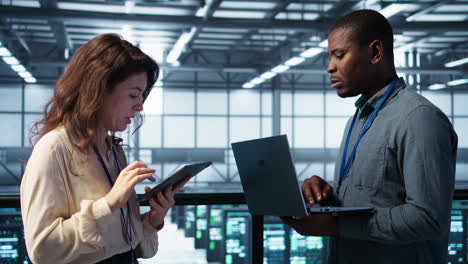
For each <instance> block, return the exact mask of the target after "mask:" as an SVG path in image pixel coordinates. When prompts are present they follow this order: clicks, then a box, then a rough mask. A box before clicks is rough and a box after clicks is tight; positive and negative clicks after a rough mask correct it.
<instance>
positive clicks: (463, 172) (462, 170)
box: [455, 163, 468, 181]
mask: <svg viewBox="0 0 468 264" xmlns="http://www.w3.org/2000/svg"><path fill="white" fill-rule="evenodd" d="M455 174H456V175H455V180H456V181H468V164H464V163H457V168H456V172H455Z"/></svg>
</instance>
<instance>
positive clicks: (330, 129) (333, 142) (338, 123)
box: [326, 117, 348, 148]
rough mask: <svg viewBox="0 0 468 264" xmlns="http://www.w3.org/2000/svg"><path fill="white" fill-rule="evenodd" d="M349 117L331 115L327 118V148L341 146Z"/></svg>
mask: <svg viewBox="0 0 468 264" xmlns="http://www.w3.org/2000/svg"><path fill="white" fill-rule="evenodd" d="M346 122H348V118H338V117H329V118H327V120H326V133H327V139H326V141H327V142H326V146H327V148H339V147H340V143H341V139H342V138H343V133H344V130H345V127H346Z"/></svg>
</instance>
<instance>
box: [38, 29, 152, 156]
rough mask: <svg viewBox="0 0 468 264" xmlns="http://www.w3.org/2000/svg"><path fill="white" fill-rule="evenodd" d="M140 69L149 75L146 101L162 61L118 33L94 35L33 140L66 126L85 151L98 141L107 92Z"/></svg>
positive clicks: (65, 75) (63, 79) (80, 52)
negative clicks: (98, 124) (151, 56)
mask: <svg viewBox="0 0 468 264" xmlns="http://www.w3.org/2000/svg"><path fill="white" fill-rule="evenodd" d="M140 72H146V73H147V75H148V80H147V86H146V89H145V91H144V92H143V101H144V100H145V99H146V98H147V97H148V95H149V93H150V92H151V89H152V87H153V85H154V83H155V82H156V80H157V78H158V75H159V67H158V64H157V63H156V62H155V61H154V60H153V59H151V58H150V57H149V56H148V55H146V54H145V53H143V52H142V51H141V50H140V49H139V48H137V47H135V46H133V45H132V44H131V43H129V42H128V41H126V40H124V39H123V38H122V37H121V36H119V35H117V34H102V35H99V36H96V37H94V38H93V39H91V40H90V41H89V42H87V43H86V44H84V45H83V46H81V47H80V48H79V49H78V50H77V51H76V53H75V54H74V55H73V56H72V58H71V59H70V62H69V63H68V65H67V67H66V70H65V71H64V72H63V74H62V75H61V76H60V78H59V79H58V81H57V84H56V86H55V90H54V96H53V97H52V99H50V100H49V101H48V103H47V104H46V105H45V107H44V118H43V119H42V120H40V121H38V122H36V123H35V124H34V126H33V127H32V129H31V139H36V140H39V139H40V138H41V137H43V136H44V135H45V134H47V133H48V132H50V131H51V130H53V129H55V128H57V127H58V126H62V125H63V126H64V128H65V130H66V131H67V134H68V136H69V138H70V141H71V142H72V144H73V145H74V146H76V147H78V149H79V150H80V151H85V149H87V148H88V147H90V146H91V144H92V142H93V140H94V137H95V133H96V128H97V112H98V111H99V110H100V108H101V106H102V102H103V100H104V95H105V94H106V93H111V92H112V91H113V90H114V88H115V86H116V85H117V84H118V83H120V82H122V81H124V80H126V79H127V78H128V77H130V76H131V75H133V74H136V73H140ZM140 120H141V118H140ZM31 141H33V140H31Z"/></svg>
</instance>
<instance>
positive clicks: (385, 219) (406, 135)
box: [338, 105, 457, 244]
mask: <svg viewBox="0 0 468 264" xmlns="http://www.w3.org/2000/svg"><path fill="white" fill-rule="evenodd" d="M397 138H398V139H397V140H398V142H397V143H398V144H399V147H398V153H397V155H398V162H399V163H400V164H399V168H400V170H401V172H402V181H403V184H404V186H405V191H406V197H405V200H404V203H403V204H401V205H399V206H395V207H389V208H376V209H375V211H374V213H373V214H370V215H362V214H355V215H341V216H339V217H338V223H339V228H340V236H343V237H347V238H354V239H365V240H373V241H378V242H383V243H390V244H407V243H411V242H415V241H424V240H435V239H440V238H441V236H442V235H443V234H444V233H446V232H448V227H449V220H450V219H449V217H450V210H451V202H452V196H453V190H454V182H455V164H456V152H457V135H456V133H455V132H454V131H453V128H452V126H451V124H450V122H449V121H448V119H447V117H446V116H445V115H444V114H443V113H442V112H440V111H439V110H437V109H435V108H433V107H430V106H427V105H422V106H419V107H417V108H415V109H414V110H413V111H412V112H411V113H410V114H409V115H408V116H407V118H406V120H405V122H404V123H403V126H402V127H401V134H400V136H398V137H397Z"/></svg>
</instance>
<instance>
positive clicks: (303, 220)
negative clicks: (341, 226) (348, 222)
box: [281, 214, 338, 237]
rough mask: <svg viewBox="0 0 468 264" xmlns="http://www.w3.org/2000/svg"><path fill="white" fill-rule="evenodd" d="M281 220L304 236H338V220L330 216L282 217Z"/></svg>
mask: <svg viewBox="0 0 468 264" xmlns="http://www.w3.org/2000/svg"><path fill="white" fill-rule="evenodd" d="M281 220H283V223H285V224H287V225H288V226H290V227H292V228H293V229H294V230H296V232H297V233H299V234H301V235H303V236H331V237H335V236H338V223H337V218H336V216H332V215H330V214H312V215H309V216H304V217H296V218H292V217H290V216H282V217H281Z"/></svg>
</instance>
